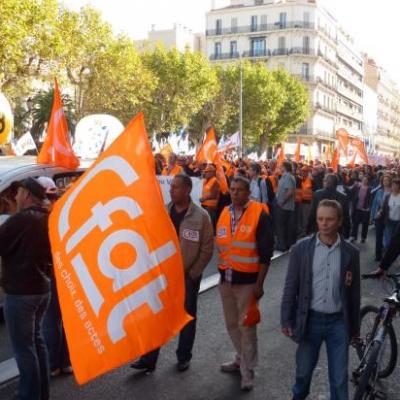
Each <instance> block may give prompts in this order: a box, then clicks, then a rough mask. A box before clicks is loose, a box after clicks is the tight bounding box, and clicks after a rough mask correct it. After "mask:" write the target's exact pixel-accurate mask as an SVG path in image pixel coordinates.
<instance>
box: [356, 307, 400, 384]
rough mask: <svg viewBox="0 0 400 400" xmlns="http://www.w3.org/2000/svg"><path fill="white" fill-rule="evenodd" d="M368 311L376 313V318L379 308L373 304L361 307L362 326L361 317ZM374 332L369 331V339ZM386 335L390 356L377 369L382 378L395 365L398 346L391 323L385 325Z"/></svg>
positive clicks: (360, 355) (386, 375)
mask: <svg viewBox="0 0 400 400" xmlns="http://www.w3.org/2000/svg"><path fill="white" fill-rule="evenodd" d="M368 313H374V314H375V315H376V317H377V318H378V316H379V308H378V307H375V306H370V305H369V306H365V307H363V308H362V309H361V326H362V321H363V319H364V318H365V317H366V315H367V314H368ZM375 327H376V325H375ZM375 333H376V332H370V333H369V340H372V339H373V338H374V336H375ZM386 337H387V338H388V339H389V343H388V344H389V349H388V350H389V351H390V357H389V360H388V362H387V363H386V364H385V365H382V364H381V368H380V369H379V371H378V378H379V379H384V378H387V377H388V376H389V375H391V374H392V373H393V371H394V369H395V368H396V365H397V357H398V347H397V339H396V333H395V331H394V329H393V326H392V324H388V325H387V330H386ZM362 339H364V340H366V339H367V338H362ZM386 340H387V339H386ZM366 344H368V343H366ZM386 351H387V350H386ZM358 356H359V358H360V359H361V357H362V354H358ZM381 362H382V361H381Z"/></svg>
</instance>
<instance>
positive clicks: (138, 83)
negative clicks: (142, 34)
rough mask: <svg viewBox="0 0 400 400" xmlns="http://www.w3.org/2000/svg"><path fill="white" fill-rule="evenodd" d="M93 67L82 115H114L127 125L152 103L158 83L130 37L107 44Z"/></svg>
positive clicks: (88, 80)
mask: <svg viewBox="0 0 400 400" xmlns="http://www.w3.org/2000/svg"><path fill="white" fill-rule="evenodd" d="M90 68H91V70H90V73H89V75H88V78H87V86H86V90H85V94H84V96H83V100H82V109H83V113H85V114H86V113H108V114H112V115H113V116H115V117H117V118H119V119H120V120H121V121H122V122H123V123H125V124H126V123H128V122H129V121H130V120H131V119H132V117H133V116H134V115H135V114H136V113H137V112H138V111H141V109H142V107H143V104H144V103H146V102H150V101H151V94H152V91H153V90H154V88H155V86H156V80H155V78H154V77H153V75H152V74H151V72H150V71H148V70H147V69H146V68H145V67H144V65H143V63H142V60H141V58H140V56H139V54H138V53H137V51H136V48H135V46H134V44H133V42H132V41H131V40H129V39H128V38H126V37H123V36H121V37H118V38H116V39H114V40H112V41H111V42H110V43H108V44H107V45H106V46H105V48H104V51H102V52H101V53H99V54H97V56H96V58H95V59H94V60H93V61H92V63H91V67H90ZM146 119H147V118H146Z"/></svg>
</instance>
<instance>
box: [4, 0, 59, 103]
mask: <svg viewBox="0 0 400 400" xmlns="http://www.w3.org/2000/svg"><path fill="white" fill-rule="evenodd" d="M0 16H1V17H0V32H1V35H0V90H1V91H3V92H5V93H7V94H8V95H9V96H10V97H14V94H15V92H18V91H19V89H18V87H19V86H24V85H26V84H27V82H26V81H29V80H30V79H32V78H35V77H39V76H41V77H42V76H44V75H46V74H48V73H51V71H52V65H51V63H49V61H50V60H54V59H56V58H57V51H58V46H57V43H58V39H57V29H56V26H57V17H58V4H57V0H1V2H0Z"/></svg>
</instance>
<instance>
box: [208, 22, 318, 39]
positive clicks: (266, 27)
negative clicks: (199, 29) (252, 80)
mask: <svg viewBox="0 0 400 400" xmlns="http://www.w3.org/2000/svg"><path fill="white" fill-rule="evenodd" d="M314 28H315V24H314V23H313V22H307V21H290V22H286V23H281V22H279V21H278V22H275V23H273V24H258V25H242V26H231V27H229V28H218V29H207V31H206V35H207V36H219V35H235V34H237V33H251V32H270V31H278V30H282V29H314Z"/></svg>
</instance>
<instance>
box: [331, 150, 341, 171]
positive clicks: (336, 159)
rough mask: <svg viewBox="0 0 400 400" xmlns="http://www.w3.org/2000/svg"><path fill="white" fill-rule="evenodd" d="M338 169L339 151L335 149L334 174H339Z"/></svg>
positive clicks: (333, 158)
mask: <svg viewBox="0 0 400 400" xmlns="http://www.w3.org/2000/svg"><path fill="white" fill-rule="evenodd" d="M338 167H339V150H338V149H337V148H335V150H334V151H333V156H332V163H331V168H332V169H333V171H334V172H338Z"/></svg>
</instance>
